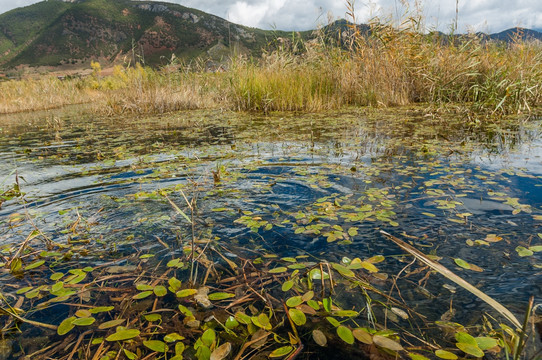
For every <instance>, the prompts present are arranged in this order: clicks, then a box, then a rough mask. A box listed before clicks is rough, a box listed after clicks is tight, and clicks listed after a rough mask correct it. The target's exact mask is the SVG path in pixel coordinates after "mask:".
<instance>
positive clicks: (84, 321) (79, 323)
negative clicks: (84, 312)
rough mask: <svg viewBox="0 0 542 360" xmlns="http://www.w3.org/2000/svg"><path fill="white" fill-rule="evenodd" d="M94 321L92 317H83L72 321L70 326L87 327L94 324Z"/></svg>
mask: <svg viewBox="0 0 542 360" xmlns="http://www.w3.org/2000/svg"><path fill="white" fill-rule="evenodd" d="M95 321H96V319H95V318H93V317H85V318H79V319H75V320H73V321H72V324H73V325H77V326H88V325H92V324H94V322H95Z"/></svg>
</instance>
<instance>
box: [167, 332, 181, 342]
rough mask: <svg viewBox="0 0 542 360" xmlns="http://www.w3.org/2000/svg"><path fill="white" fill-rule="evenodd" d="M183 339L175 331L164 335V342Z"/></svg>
mask: <svg viewBox="0 0 542 360" xmlns="http://www.w3.org/2000/svg"><path fill="white" fill-rule="evenodd" d="M180 340H184V336H182V335H179V334H177V333H171V334H167V335H166V336H164V341H166V342H174V341H180Z"/></svg>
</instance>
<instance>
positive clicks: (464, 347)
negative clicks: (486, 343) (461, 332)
mask: <svg viewBox="0 0 542 360" xmlns="http://www.w3.org/2000/svg"><path fill="white" fill-rule="evenodd" d="M455 346H457V348H458V349H459V350H461V351H463V352H464V353H465V354H469V355H472V356H475V357H482V356H484V352H483V351H482V349H480V348H479V347H478V346H477V345H472V344H467V343H462V342H460V343H457V344H455Z"/></svg>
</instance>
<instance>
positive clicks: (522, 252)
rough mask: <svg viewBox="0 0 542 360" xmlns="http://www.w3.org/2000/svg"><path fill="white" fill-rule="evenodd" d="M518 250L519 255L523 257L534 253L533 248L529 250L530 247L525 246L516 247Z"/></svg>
mask: <svg viewBox="0 0 542 360" xmlns="http://www.w3.org/2000/svg"><path fill="white" fill-rule="evenodd" d="M516 251H517V253H518V255H519V256H521V257H525V256H531V255H533V254H534V253H533V251H532V250H529V249H527V248H525V247H523V246H518V247H516Z"/></svg>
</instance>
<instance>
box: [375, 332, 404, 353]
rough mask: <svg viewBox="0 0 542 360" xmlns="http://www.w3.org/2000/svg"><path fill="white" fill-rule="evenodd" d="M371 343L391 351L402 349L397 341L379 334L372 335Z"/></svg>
mask: <svg viewBox="0 0 542 360" xmlns="http://www.w3.org/2000/svg"><path fill="white" fill-rule="evenodd" d="M373 343H375V344H376V345H378V346H380V347H383V348H385V349H388V350H391V351H401V350H403V347H402V346H401V344H399V343H398V342H397V341H395V340H392V339H390V338H387V337H385V336H381V335H375V336H373Z"/></svg>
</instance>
